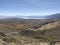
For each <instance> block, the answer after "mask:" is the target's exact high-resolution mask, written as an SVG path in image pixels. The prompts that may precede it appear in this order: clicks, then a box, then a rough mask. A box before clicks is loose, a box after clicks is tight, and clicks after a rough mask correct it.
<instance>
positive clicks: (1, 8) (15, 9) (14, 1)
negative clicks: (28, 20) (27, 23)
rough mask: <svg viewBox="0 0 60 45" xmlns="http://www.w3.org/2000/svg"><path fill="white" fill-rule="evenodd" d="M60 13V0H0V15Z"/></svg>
mask: <svg viewBox="0 0 60 45" xmlns="http://www.w3.org/2000/svg"><path fill="white" fill-rule="evenodd" d="M53 13H60V0H0V16H1V15H6V16H16V15H17V16H18V15H20V16H21V15H22V16H25V15H26V16H28V15H38V16H39V15H50V14H53Z"/></svg>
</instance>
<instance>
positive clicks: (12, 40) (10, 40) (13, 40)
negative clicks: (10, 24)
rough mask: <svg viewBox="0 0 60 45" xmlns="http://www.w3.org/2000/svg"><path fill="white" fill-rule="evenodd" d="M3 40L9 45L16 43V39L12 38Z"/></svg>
mask: <svg viewBox="0 0 60 45" xmlns="http://www.w3.org/2000/svg"><path fill="white" fill-rule="evenodd" d="M2 40H3V41H5V42H8V43H10V42H15V41H16V39H14V38H12V37H5V38H3V39H2Z"/></svg>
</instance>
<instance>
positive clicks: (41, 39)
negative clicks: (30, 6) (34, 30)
mask: <svg viewBox="0 0 60 45" xmlns="http://www.w3.org/2000/svg"><path fill="white" fill-rule="evenodd" d="M34 38H35V39H39V40H40V41H42V42H48V41H49V40H48V38H46V37H44V36H41V35H35V36H34Z"/></svg>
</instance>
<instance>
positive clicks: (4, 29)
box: [0, 19, 60, 45]
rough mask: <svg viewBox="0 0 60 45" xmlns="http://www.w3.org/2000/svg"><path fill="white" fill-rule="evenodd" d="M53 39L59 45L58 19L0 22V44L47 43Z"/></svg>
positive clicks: (36, 44) (59, 24)
mask: <svg viewBox="0 0 60 45" xmlns="http://www.w3.org/2000/svg"><path fill="white" fill-rule="evenodd" d="M9 22H10V21H9ZM53 41H54V42H56V43H55V44H56V45H60V20H59V19H53V20H30V21H29V20H23V21H19V22H13V23H12V22H11V23H6V22H5V23H2V22H1V23H0V45H49V44H50V42H53Z"/></svg>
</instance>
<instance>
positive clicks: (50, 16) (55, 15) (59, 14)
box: [46, 13, 60, 19]
mask: <svg viewBox="0 0 60 45" xmlns="http://www.w3.org/2000/svg"><path fill="white" fill-rule="evenodd" d="M46 18H53V19H54V18H60V13H56V14H52V15H49V16H46Z"/></svg>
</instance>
